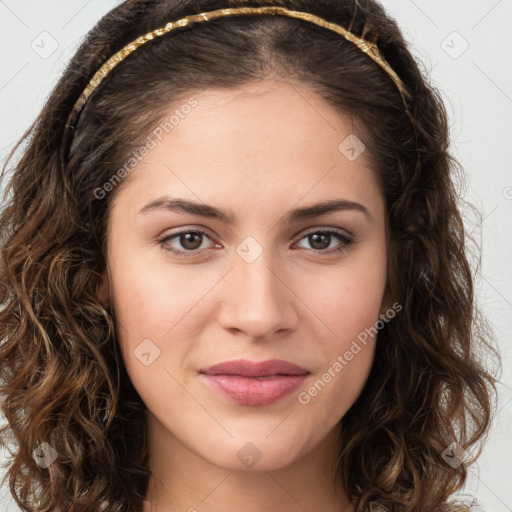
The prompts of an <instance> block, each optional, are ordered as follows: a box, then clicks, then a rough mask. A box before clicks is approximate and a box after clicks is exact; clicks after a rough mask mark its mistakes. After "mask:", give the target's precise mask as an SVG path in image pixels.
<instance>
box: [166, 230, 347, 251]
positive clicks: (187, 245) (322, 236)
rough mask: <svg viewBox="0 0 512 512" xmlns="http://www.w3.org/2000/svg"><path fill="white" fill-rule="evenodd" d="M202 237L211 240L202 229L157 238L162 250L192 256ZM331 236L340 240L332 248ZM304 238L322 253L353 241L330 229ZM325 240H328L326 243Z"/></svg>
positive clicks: (344, 246) (345, 245) (313, 232)
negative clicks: (175, 240)
mask: <svg viewBox="0 0 512 512" xmlns="http://www.w3.org/2000/svg"><path fill="white" fill-rule="evenodd" d="M204 237H206V238H208V239H210V240H211V238H210V237H209V236H208V235H207V234H206V233H205V232H204V231H200V230H197V231H190V230H189V231H181V232H179V233H174V234H173V235H169V236H167V237H165V238H162V239H161V240H159V243H160V245H161V246H162V248H163V249H164V250H166V251H169V252H171V253H174V254H178V255H182V256H192V255H193V254H194V253H197V252H199V250H200V249H205V247H201V246H202V245H203V239H204ZM333 237H337V238H338V239H339V240H341V243H340V244H338V245H337V246H335V248H334V249H332V246H331V247H329V246H330V245H331V244H330V242H331V241H332V238H333ZM173 239H177V240H178V241H179V243H180V245H181V247H182V249H176V248H174V247H170V246H169V242H170V241H171V240H173ZM304 239H307V240H308V241H309V243H310V244H312V245H313V249H312V250H314V251H315V252H324V253H331V252H341V251H344V250H347V249H348V248H349V247H350V246H351V245H352V244H353V243H354V239H353V237H352V236H349V235H347V234H345V233H344V232H341V231H337V230H332V229H324V230H317V231H311V232H309V233H307V234H306V235H305V236H303V237H302V238H301V239H300V240H304ZM326 240H327V241H328V242H327V243H326ZM315 246H316V247H315ZM326 249H329V250H326Z"/></svg>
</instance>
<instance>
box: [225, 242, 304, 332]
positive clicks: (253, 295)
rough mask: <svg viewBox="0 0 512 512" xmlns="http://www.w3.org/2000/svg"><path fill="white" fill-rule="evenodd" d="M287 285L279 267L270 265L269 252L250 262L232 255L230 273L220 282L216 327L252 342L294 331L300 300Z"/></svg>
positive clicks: (285, 275) (283, 272)
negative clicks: (219, 301) (242, 335)
mask: <svg viewBox="0 0 512 512" xmlns="http://www.w3.org/2000/svg"><path fill="white" fill-rule="evenodd" d="M274 263H275V262H274ZM289 281H290V278H289V273H287V272H285V270H284V269H283V266H282V265H276V264H274V265H273V262H272V254H271V251H270V250H269V251H263V253H262V254H260V256H258V257H257V258H256V259H255V260H254V261H252V262H248V261H246V260H244V259H243V258H242V257H240V256H239V255H238V254H236V253H235V254H234V258H233V269H232V270H231V271H230V272H229V273H228V274H227V275H226V277H225V278H224V284H223V288H222V297H221V300H222V303H223V306H222V309H221V313H220V315H219V323H220V324H221V326H222V327H223V328H224V329H227V330H230V331H232V332H234V333H240V332H242V333H244V334H245V335H246V336H248V337H250V338H252V339H267V338H270V337H272V336H273V335H275V334H277V333H279V334H283V333H284V332H286V331H292V330H294V329H295V327H296V326H297V323H298V318H299V315H298V311H297V308H298V307H299V306H300V304H299V303H300V299H299V298H298V297H297V296H296V295H295V293H294V291H293V286H292V284H291V283H290V282H289Z"/></svg>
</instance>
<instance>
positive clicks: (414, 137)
mask: <svg viewBox="0 0 512 512" xmlns="http://www.w3.org/2000/svg"><path fill="white" fill-rule="evenodd" d="M250 4H251V5H253V6H260V5H267V3H266V2H264V1H260V0H251V2H250ZM245 5H247V0H223V1H222V2H221V1H219V0H194V1H192V0H180V1H178V0H128V1H126V2H124V3H122V4H121V5H119V6H118V7H116V8H115V9H113V10H112V11H111V12H110V13H108V14H107V15H106V16H104V17H103V18H102V19H101V20H100V21H99V23H98V24H97V25H96V26H95V27H94V28H93V29H92V30H91V31H90V32H89V34H88V35H87V36H86V38H85V39H84V41H83V42H82V44H81V46H80V48H79V49H78V51H77V52H76V54H75V55H74V57H73V58H72V59H71V62H70V63H69V65H68V67H67V69H66V70H65V72H64V74H63V76H62V77H61V79H60V81H59V82H58V84H57V85H56V87H55V88H54V90H53V92H52V93H51V95H50V96H49V98H48V100H47V102H46V104H45V105H44V108H43V109H42V112H41V113H40V115H39V116H38V117H37V119H36V120H35V122H34V123H33V124H32V126H31V127H30V128H29V129H28V130H27V132H26V133H25V134H24V136H23V138H22V139H21V140H20V142H19V143H18V144H17V146H16V147H15V148H14V150H13V151H12V153H11V155H10V157H9V159H8V162H7V163H6V165H5V166H4V168H3V170H2V175H1V176H2V179H4V178H5V177H6V172H7V170H8V168H9V165H11V169H10V170H11V171H12V175H11V176H10V177H9V181H8V185H7V187H6V190H5V195H4V206H3V208H2V211H1V216H0V229H1V237H2V246H1V253H0V254H1V256H0V277H1V278H0V300H1V303H2V309H1V311H0V399H1V407H2V409H1V410H2V412H3V414H4V416H5V418H6V420H7V424H6V425H5V426H4V427H3V429H2V430H1V431H0V434H1V435H2V438H1V439H2V444H3V445H4V446H5V447H9V444H8V443H14V445H15V448H13V449H12V450H11V449H10V448H9V452H10V454H11V458H10V464H9V466H8V472H7V473H6V476H5V478H7V477H9V483H10V491H11V494H12V495H13V497H14V499H15V500H16V502H17V503H18V504H19V505H20V506H21V507H22V508H23V510H28V511H34V512H36V511H37V512H48V511H52V512H86V511H87V512H91V511H93V510H94V511H106V512H115V511H117V510H123V511H127V512H140V511H141V510H142V505H143V500H144V497H145V493H146V491H147V485H148V479H149V477H150V471H149V468H148V456H149V453H148V438H147V432H146V424H145V416H144V411H145V405H144V403H143V401H142V400H141V398H140V396H139V395H138V393H137V392H136V390H135V389H134V387H133V385H132V384H131V382H130V379H129V378H128V375H127V373H126V370H125V368H124V365H123V364H122V360H121V358H120V356H119V352H120V350H119V346H118V341H117V339H116V335H115V325H116V324H115V311H112V310H111V309H110V307H108V306H105V307H104V305H102V303H101V302H100V301H99V299H98V296H97V290H98V286H99V283H100V280H101V276H102V273H103V272H104V270H105V269H106V260H105V254H106V252H105V248H106V241H107V233H108V222H107V219H108V213H109V208H110V206H111V204H112V200H113V198H114V197H115V196H116V194H117V193H119V191H120V190H121V188H122V187H123V185H124V184H125V183H126V182H127V180H129V179H130V176H129V175H128V176H126V177H125V178H124V179H123V180H122V181H121V182H120V183H119V184H118V185H116V187H115V188H114V190H113V191H112V193H111V194H109V195H108V197H107V198H106V199H104V200H103V199H101V200H100V199H98V197H97V194H95V191H96V190H98V188H99V187H101V186H102V185H103V184H105V183H106V182H107V181H108V180H109V179H110V178H111V177H112V176H113V175H114V173H115V172H116V170H119V169H120V167H121V166H122V164H123V162H126V161H127V159H129V158H130V155H133V151H134V148H135V149H136V148H138V147H140V146H141V144H142V143H143V141H144V139H145V138H147V135H148V133H150V132H151V130H152V129H154V127H156V126H158V124H159V123H160V122H161V121H162V119H161V118H162V112H163V111H164V110H165V109H166V108H167V107H168V105H170V104H173V103H176V102H178V101H179V100H180V99H181V98H183V97H185V96H186V95H188V94H190V92H191V91H201V90H206V89H208V88H211V87H215V88H224V89H234V88H237V87H240V86H242V85H244V84H249V83H251V82H255V81H259V80H262V79H263V78H264V77H267V76H273V77H279V78H280V79H286V80H290V79H292V80H295V81H297V82H300V83H303V84H305V85H307V86H309V87H310V88H311V89H312V90H313V91H314V92H315V93H317V94H318V95H319V96H320V97H322V98H323V99H324V100H325V101H327V102H328V103H329V105H331V106H332V107H333V108H335V109H337V111H339V112H340V114H343V115H345V116H347V115H348V116H349V117H350V119H352V120H353V122H354V123H355V126H357V129H358V132H357V133H358V136H359V137H360V138H361V140H363V142H364V143H365V145H366V147H367V148H368V152H369V154H370V156H371V159H372V162H373V164H374V168H375V169H376V172H377V174H378V177H379V181H380V184H381V187H382V192H383V196H384V198H385V204H386V223H387V224H386V229H387V231H386V238H387V245H388V248H389V249H388V262H387V264H388V268H387V271H388V280H389V286H390V290H391V293H392V296H393V297H394V299H395V300H396V301H397V302H399V303H400V304H401V305H402V306H403V309H402V311H401V313H400V314H399V315H397V316H396V318H394V320H393V321H392V322H389V323H387V324H386V325H385V326H384V327H383V328H382V329H381V330H380V331H379V335H378V342H377V347H376V352H375V358H374V362H373V365H372V369H371V372H370V375H369V378H368V380H367V382H366V384H365V387H364V389H363V391H362V393H361V395H360V396H359V397H358V399H357V401H356V402H355V403H354V404H353V406H352V407H351V408H350V410H349V411H348V412H347V413H346V415H345V416H344V417H343V418H342V420H341V424H340V430H341V435H342V438H343V439H342V443H341V444H340V446H341V451H340V453H339V458H338V468H337V469H338V471H339V472H340V474H341V475H342V477H343V481H344V485H345V487H346V490H347V492H348V494H349V495H350V497H351V498H353V499H354V500H355V503H356V505H357V510H358V511H362V510H366V508H367V507H368V506H369V503H370V502H371V501H375V500H378V502H379V503H380V504H381V505H382V507H384V508H383V509H384V510H392V511H400V512H414V511H416V512H426V511H428V512H431V511H432V510H465V508H462V507H459V508H457V507H456V506H455V505H449V503H450V501H449V500H450V497H451V496H452V495H453V494H454V493H455V491H457V490H459V489H461V488H462V487H463V485H464V482H465V480H466V477H467V466H468V464H470V463H471V462H472V461H473V460H475V459H476V457H477V456H478V455H479V454H480V452H481V449H482V445H483V442H484V440H485V438H486V436H487V434H488V430H489V428H490V423H491V419H492V415H493V406H494V398H495V393H496V386H495V384H496V376H495V373H493V370H491V364H490V363H489V361H490V360H491V359H493V358H495V360H496V361H498V363H499V355H498V352H497V350H496V349H495V348H494V346H493V342H494V336H493V334H492V329H491V328H490V326H489V325H488V323H487V322H486V321H485V319H484V318H483V316H482V314H481V313H480V312H479V309H478V307H477V303H476V300H475V298H474V293H473V292H474V290H473V274H472V270H471V266H470V263H469V247H468V246H467V242H468V241H471V242H473V243H474V240H473V239H471V238H470V237H469V236H468V234H467V233H466V231H465V227H464V223H463V218H462V215H461V210H459V208H460V206H459V202H460V201H462V199H461V197H460V196H461V194H460V193H459V192H458V191H457V188H456V178H457V176H458V177H462V172H461V171H462V169H461V166H460V164H459V163H458V162H457V161H456V160H455V159H454V158H453V157H452V156H451V154H450V153H449V143H450V140H449V127H448V119H447V113H446V110H445V107H444V105H443V101H442V99H441V95H440V93H439V92H438V91H437V90H436V88H435V87H433V86H432V85H431V84H430V83H429V81H428V80H427V79H426V78H425V74H424V72H422V70H421V69H420V65H419V63H418V62H417V61H416V60H415V58H414V57H413V56H412V54H411V53H410V51H409V49H408V46H407V43H406V42H405V40H404V39H403V36H402V34H401V32H400V30H399V28H398V26H397V24H396V22H395V21H394V20H393V19H392V18H390V17H389V15H388V14H387V13H386V12H385V10H384V9H383V8H382V6H381V5H380V4H378V3H376V2H375V1H373V0H315V1H314V2H313V1H308V0H274V1H273V5H280V6H283V7H288V8H290V9H294V10H301V11H309V12H311V13H313V14H316V15H318V16H321V17H323V18H325V19H327V20H329V21H332V22H334V23H337V24H339V25H342V26H344V27H350V30H351V32H353V33H354V34H356V35H358V36H363V35H364V37H365V38H366V39H367V40H372V41H375V42H377V44H378V46H379V49H380V51H381V53H382V55H383V56H384V58H385V59H386V60H387V61H388V62H389V63H390V65H391V67H392V68H393V69H394V70H395V71H396V72H397V73H398V75H399V76H400V78H401V79H402V81H403V82H404V83H405V85H406V86H407V88H408V90H409V91H410V93H411V97H412V99H411V104H410V115H406V113H405V111H404V106H403V103H402V99H401V97H400V94H399V91H398V90H397V88H396V87H395V85H394V84H393V83H392V81H391V80H390V79H389V77H388V76H387V75H386V74H385V73H384V72H383V71H382V69H380V68H379V67H378V66H377V65H376V64H375V63H374V62H372V61H371V60H370V59H369V58H368V57H367V56H366V55H364V53H363V52H361V51H360V50H359V49H358V48H356V47H355V45H353V44H352V43H350V42H348V41H346V40H345V39H344V38H342V37H340V36H339V35H337V34H334V33H331V32H330V31H328V30H325V29H323V28H321V27H317V26H315V25H313V24H311V23H307V22H303V21H300V20H294V19H290V18H285V17H280V16H248V17H243V18H239V17H227V18H224V19H219V20H214V21H211V22H209V23H201V24H198V25H195V26H192V27H187V28H184V29H180V30H177V31H175V32H174V33H173V34H172V35H169V36H164V37H160V38H158V39H156V40H154V41H151V42H149V43H147V44H146V45H144V46H143V47H141V48H140V49H139V50H137V52H135V53H134V54H133V55H131V56H130V57H129V58H127V59H126V61H125V62H122V63H121V64H120V65H119V66H117V67H116V68H115V69H114V70H113V71H112V72H111V73H110V74H109V75H108V76H107V77H106V78H105V80H104V81H103V83H102V84H101V86H100V87H98V89H97V90H96V91H95V92H94V93H93V95H92V96H91V97H90V98H89V100H88V102H87V103H86V105H85V107H84V109H83V111H82V112H81V115H80V118H79V120H78V123H77V125H76V127H75V129H74V132H73V141H72V144H70V145H69V146H70V147H68V145H66V144H65V143H64V141H65V133H66V131H65V130H66V128H65V124H66V120H67V118H68V115H69V113H70V111H71V109H72V107H73V105H74V103H75V101H76V100H77V98H78V97H79V95H80V94H81V92H82V91H83V90H84V88H85V86H86V85H87V83H88V82H89V80H90V79H91V77H92V76H93V74H94V73H95V72H96V71H97V69H98V68H99V66H100V65H101V64H102V63H103V62H104V61H105V60H106V59H107V58H108V57H110V56H111V55H113V54H114V53H115V52H117V51H118V50H119V49H120V48H122V47H123V46H124V45H126V44H127V43H129V42H130V41H132V40H133V39H135V38H136V37H138V36H140V35H142V34H145V33H147V32H149V31H152V30H154V29H155V28H157V27H160V26H163V25H165V24H166V23H167V22H168V21H171V20H176V19H178V18H181V17H183V16H186V15H188V14H195V13H198V12H202V11H208V10H214V9H219V8H223V7H237V6H245ZM147 77H150V78H147ZM21 149H22V151H21ZM18 151H20V152H21V155H20V156H19V158H17V159H16V161H15V163H14V164H10V162H12V161H13V160H14V156H15V155H16V154H17V152H18ZM475 245H476V244H475ZM498 366H499V365H498ZM133 440H137V443H136V444H134V443H133ZM43 442H46V443H48V444H49V445H50V446H51V447H52V448H53V449H54V450H55V452H56V453H57V454H58V463H54V464H51V465H50V466H49V467H47V468H42V467H41V466H40V465H38V464H37V463H36V460H35V457H34V456H33V455H34V450H36V448H37V447H38V446H40V445H41V443H43ZM453 442H456V443H458V444H459V445H460V446H461V447H462V448H463V449H464V450H468V451H469V450H471V453H472V454H473V457H472V458H471V460H469V461H466V462H465V463H462V464H460V465H458V466H457V467H452V466H451V465H449V464H447V463H446V462H445V460H444V459H443V457H442V453H443V451H444V450H445V449H446V448H447V447H448V446H449V445H450V444H451V443H453ZM5 478H4V480H5ZM452 506H453V507H454V508H453V509H452V508H451V507H452Z"/></svg>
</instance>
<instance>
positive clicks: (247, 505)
mask: <svg viewBox="0 0 512 512" xmlns="http://www.w3.org/2000/svg"><path fill="white" fill-rule="evenodd" d="M191 96H192V95H191ZM193 97H194V98H195V99H196V100H197V101H198V105H197V106H196V107H195V108H193V109H192V110H191V112H190V113H189V114H188V115H186V116H183V119H181V120H180V122H179V124H178V125H176V126H175V127H174V129H173V130H172V131H171V132H169V134H168V135H167V136H166V137H164V138H163V140H162V141H161V142H159V143H158V145H157V146H156V147H155V148H154V149H153V150H151V151H150V152H149V154H148V155H147V156H146V157H145V158H144V160H143V161H142V162H141V163H140V164H139V165H138V166H137V167H136V170H134V171H133V174H132V176H131V178H132V179H131V180H130V182H128V183H127V184H126V186H125V187H123V188H122V189H121V190H120V191H119V194H118V195H117V196H116V197H115V201H114V202H113V204H112V208H111V210H110V214H109V220H108V226H109V233H108V254H107V262H108V275H107V274H106V275H105V276H104V281H103V284H102V286H101V289H100V291H99V295H100V297H101V298H102V300H104V301H107V302H108V301H110V303H111V304H112V306H113V308H114V309H115V312H116V318H117V320H116V322H117V324H116V327H117V335H118V337H119V343H120V345H121V348H122V355H123V360H124V364H125V365H126V368H127V371H128V374H129V376H130V379H131V380H132V382H133V385H134V386H135V388H136V389H137V391H138V393H139V394H140V396H141V398H142V400H143V401H144V403H145V404H146V406H147V423H148V429H149V436H150V459H151V460H150V466H151V470H152V471H153V476H154V478H153V479H151V480H150V486H149V491H148V495H147V501H146V502H145V507H144V512H177V511H189V512H192V511H194V510H198V511H201V512H202V511H211V512H217V511H218V512H220V511H223V512H229V511H235V510H244V511H246V512H264V511H268V510H281V511H285V512H287V511H290V512H291V511H294V512H295V511H304V510H308V511H323V512H325V511H344V512H349V511H352V510H353V505H352V504H351V503H350V502H349V500H348V498H347V496H346V494H345V493H344V491H343V490H342V489H341V483H339V481H338V483H337V486H336V487H335V486H334V485H333V481H332V480H333V477H332V475H333V474H334V468H335V461H336V454H337V451H338V429H337V424H338V422H339V421H340V419H341V418H342V417H343V415H344V414H345V413H346V411H347V410H348V409H349V408H350V406H351V405H352V404H353V403H354V401H355V400H356V399H357V397H358V395H359V394H360V393H361V390H362V388H363V386H364V383H365V381H366V379H367V377H368V374H369V371H370V368H371V365H372V361H373V355H374V347H375V341H376V340H375V339H372V338H369V340H368V343H367V345H366V346H364V345H361V350H360V352H358V353H357V355H354V357H353V359H352V360H351V361H349V362H348V364H347V365H346V366H344V368H343V370H342V371H341V372H339V373H337V374H336V376H335V377H334V378H332V379H331V381H330V382H329V383H328V384H327V385H326V386H325V387H324V388H323V389H322V390H321V391H320V392H318V394H317V395H316V396H314V397H312V398H311V400H310V402H309V403H307V404H302V403H300V402H299V400H298V398H297V396H298V393H299V392H301V391H304V390H306V391H307V390H308V389H309V388H310V387H311V386H312V384H313V383H314V382H316V381H318V379H320V378H321V377H322V375H323V374H324V373H325V372H326V371H327V369H328V368H329V367H332V365H333V364H334V363H335V362H336V361H337V357H338V356H342V355H343V354H344V353H345V352H346V351H347V350H348V349H349V348H350V346H351V344H352V342H353V340H355V339H356V337H357V336H358V335H359V334H360V333H361V332H362V331H364V329H365V328H368V327H370V326H373V325H374V324H375V322H376V321H377V320H378V318H379V315H380V314H384V313H385V311H386V310H387V309H389V307H390V302H389V301H388V300H386V297H387V293H386V277H387V276H386V239H385V207H384V199H383V196H382V192H381V190H380V188H379V185H378V181H377V178H376V174H375V171H374V170H373V169H372V168H371V166H370V165H369V163H368V159H367V157H368V156H369V155H368V154H367V152H363V153H362V154H361V155H360V156H359V157H358V158H357V159H356V160H354V161H350V160H349V159H348V158H347V157H346V156H345V155H344V154H342V152H340V150H339V149H338V145H339V144H340V142H342V141H343V140H344V139H345V138H346V137H347V136H348V135H350V134H351V133H353V132H352V130H351V128H350V125H349V124H348V122H347V121H346V119H344V118H342V116H341V115H340V114H339V113H338V112H336V111H335V110H334V109H333V108H332V107H331V106H330V105H328V104H327V103H325V102H324V101H323V100H322V99H321V98H319V97H318V96H316V95H315V94H314V92H312V91H311V90H309V89H307V88H306V87H305V86H302V85H299V84H296V83H292V82H289V83H285V82H281V81H276V80H271V79H267V80H265V81H263V82H260V83H258V84H252V85H250V86H244V87H243V88H239V89H236V90H230V91H226V90H208V91H202V92H200V93H199V94H195V95H193ZM184 103H185V102H183V104H184ZM175 109H176V105H173V106H172V108H170V109H169V114H168V115H166V116H165V118H166V119H168V118H169V117H170V115H171V113H172V112H174V110H175ZM163 195H168V196H170V197H173V198H176V197H180V198H184V199H188V200H193V201H197V202H199V203H207V204H209V205H213V206H215V207H217V208H221V209H230V210H232V211H233V213H234V215H235V216H236V222H235V223H234V224H233V225H228V224H226V223H223V222H222V221H220V220H217V219H212V218H205V217H200V216H198V215H192V214H190V213H184V212H180V211H177V210H176V211H171V210H168V209H165V208H160V209H154V210H152V211H148V212H146V213H139V212H140V210H141V209H142V208H143V207H144V206H145V205H146V204H147V203H149V202H150V201H152V200H155V199H157V198H159V197H161V196H163ZM331 199H345V200H349V201H354V202H357V203H359V204H361V205H363V206H364V207H365V208H366V210H367V212H368V214H369V216H371V219H370V218H369V217H368V216H367V215H365V214H364V213H363V212H361V211H359V210H355V209H350V210H342V211H336V212H330V213H327V214H324V215H322V216H319V217H317V218H313V219H306V220H302V221H298V222H294V223H293V224H288V223H285V222H284V220H283V219H284V216H285V215H286V214H287V213H288V212H289V211H290V210H291V209H293V208H297V207H301V206H306V205H311V204H315V203H318V202H322V201H326V200H331ZM179 228H189V231H188V232H195V231H197V229H200V230H203V231H205V232H206V233H207V236H203V237H202V238H201V235H199V240H196V242H197V243H196V245H193V243H191V242H189V244H188V245H187V241H186V240H184V239H183V237H181V238H180V237H179V236H177V237H175V238H173V239H172V240H167V241H166V242H163V243H160V242H159V240H160V239H162V238H163V237H164V236H169V235H172V234H175V233H176V232H177V231H178V230H179ZM313 228H314V229H313ZM326 228H331V229H334V230H338V231H339V232H341V234H344V235H346V234H347V233H348V234H351V235H353V237H354V238H355V243H354V244H353V245H351V246H348V247H345V250H344V251H342V252H333V251H332V249H334V248H335V247H340V246H343V245H344V240H343V239H339V238H338V237H337V236H336V235H332V236H330V237H329V236H328V235H327V237H326V239H321V240H320V241H317V242H316V244H315V240H311V237H308V236H307V235H308V234H312V233H317V234H318V232H320V233H321V232H322V229H326ZM315 229H316V231H315ZM306 231H311V232H312V233H309V232H308V233H305V232H306ZM248 236H251V237H253V238H254V239H255V240H256V241H257V244H259V246H260V247H261V249H262V251H263V252H262V253H261V254H260V255H259V256H258V257H257V258H256V259H255V260H254V261H253V262H251V263H248V262H247V261H246V260H245V259H244V258H242V257H241V256H240V255H239V254H238V253H237V252H236V249H237V248H238V247H239V246H240V244H241V243H242V242H243V241H244V239H245V238H246V237H248ZM322 244H323V245H322ZM241 246H242V247H243V244H242V245H241ZM164 247H171V248H175V249H181V250H187V249H189V248H190V247H192V249H189V251H190V252H191V253H192V254H193V256H192V257H181V256H179V255H173V254H172V253H170V252H167V251H166V250H165V249H164ZM197 247H198V248H197ZM250 250H251V251H254V247H253V248H252V249H250ZM193 251H195V252H193ZM328 251H330V254H329V253H328ZM107 289H108V291H107ZM145 339H149V340H151V343H152V344H154V346H156V347H158V349H159V350H160V355H159V356H158V357H157V358H156V359H154V361H152V362H151V364H150V365H148V366H145V365H144V364H142V363H141V361H140V359H139V358H138V357H136V356H135V355H134V350H135V351H136V349H137V347H138V346H139V345H140V343H141V342H142V340H145ZM151 346H153V345H151ZM239 358H245V359H249V360H253V361H263V360H267V359H272V358H278V359H284V360H287V361H291V362H293V363H296V364H298V365H299V366H302V367H304V368H306V369H307V370H308V371H309V372H311V373H310V375H309V376H308V378H307V379H306V381H305V383H304V385H302V386H301V388H300V389H299V390H298V391H295V392H293V393H291V394H290V395H288V396H286V397H285V398H283V399H281V400H280V401H278V402H277V403H274V404H271V405H267V406H246V405H240V404H238V403H236V402H233V401H231V400H229V399H227V398H225V397H224V396H221V395H219V394H218V393H217V392H215V391H213V390H212V389H211V388H210V387H208V386H207V385H205V383H204V382H203V380H202V379H201V378H200V377H199V373H198V372H199V370H200V369H201V368H205V367H208V366H211V365H213V364H216V363H219V362H222V361H226V360H232V359H239ZM249 442H250V443H252V445H254V447H256V448H250V450H253V452H254V453H255V454H256V453H259V455H261V458H260V459H259V460H258V461H257V463H255V464H254V465H253V466H251V467H248V466H247V465H246V464H244V463H242V461H241V460H240V458H239V457H238V456H237V454H238V452H239V451H240V450H241V449H242V448H243V447H244V446H246V444H247V443H249ZM245 449H246V450H247V449H248V448H247V447H246V448H245Z"/></svg>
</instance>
